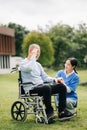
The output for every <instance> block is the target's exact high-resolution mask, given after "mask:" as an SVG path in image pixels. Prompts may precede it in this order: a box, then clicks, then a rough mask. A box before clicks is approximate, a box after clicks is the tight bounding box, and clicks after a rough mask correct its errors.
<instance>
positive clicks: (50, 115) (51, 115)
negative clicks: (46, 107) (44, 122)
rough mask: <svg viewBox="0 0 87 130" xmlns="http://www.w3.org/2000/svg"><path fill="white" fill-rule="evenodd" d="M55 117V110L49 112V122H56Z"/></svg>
mask: <svg viewBox="0 0 87 130" xmlns="http://www.w3.org/2000/svg"><path fill="white" fill-rule="evenodd" d="M55 118H56V116H55V115H54V113H53V112H52V113H49V114H47V119H48V124H52V123H54V122H55V120H54V119H55Z"/></svg>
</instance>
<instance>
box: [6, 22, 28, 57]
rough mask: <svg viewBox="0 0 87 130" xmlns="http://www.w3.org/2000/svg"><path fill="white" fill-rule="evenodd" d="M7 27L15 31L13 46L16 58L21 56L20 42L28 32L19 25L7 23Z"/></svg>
mask: <svg viewBox="0 0 87 130" xmlns="http://www.w3.org/2000/svg"><path fill="white" fill-rule="evenodd" d="M8 27H10V28H13V29H14V31H15V45H16V56H21V55H22V47H21V45H22V42H23V38H24V36H25V35H26V34H27V33H29V31H28V30H26V28H25V27H22V26H21V25H19V24H15V23H9V24H8Z"/></svg>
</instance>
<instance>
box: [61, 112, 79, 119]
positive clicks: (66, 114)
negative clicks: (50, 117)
mask: <svg viewBox="0 0 87 130" xmlns="http://www.w3.org/2000/svg"><path fill="white" fill-rule="evenodd" d="M76 115H77V114H76V113H75V114H71V113H67V111H64V112H61V113H59V121H66V120H69V119H71V118H73V117H75V116H76Z"/></svg>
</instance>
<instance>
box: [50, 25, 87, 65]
mask: <svg viewBox="0 0 87 130" xmlns="http://www.w3.org/2000/svg"><path fill="white" fill-rule="evenodd" d="M48 35H49V37H50V39H51V40H52V43H53V47H54V50H55V53H54V57H55V62H54V67H61V66H63V64H64V61H65V60H66V59H67V58H68V57H76V58H77V59H78V66H79V67H86V66H87V25H86V24H80V25H78V29H75V28H71V27H70V26H68V25H62V24H57V25H55V26H53V27H51V28H50V29H49V31H48Z"/></svg>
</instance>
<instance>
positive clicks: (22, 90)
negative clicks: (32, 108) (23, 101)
mask: <svg viewBox="0 0 87 130" xmlns="http://www.w3.org/2000/svg"><path fill="white" fill-rule="evenodd" d="M18 83H19V91H20V92H19V93H20V95H23V94H25V91H24V89H23V85H22V76H21V71H20V70H19V78H18Z"/></svg>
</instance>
